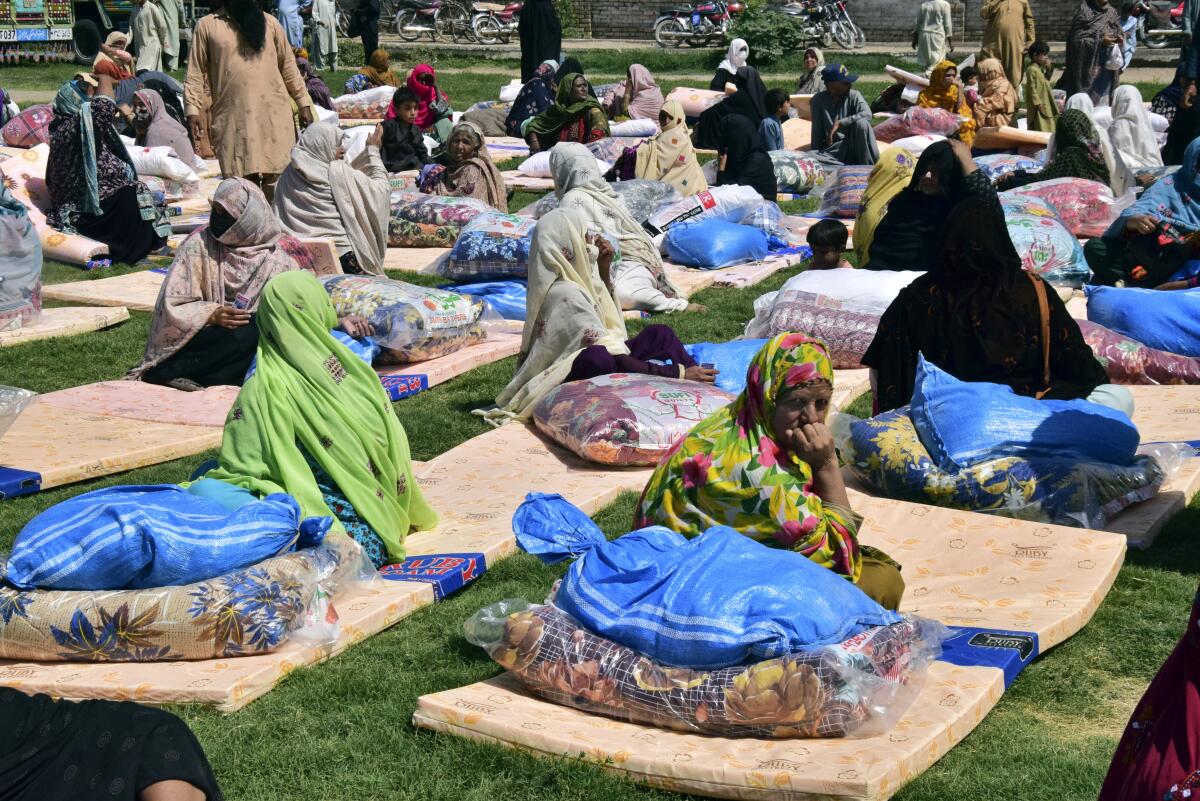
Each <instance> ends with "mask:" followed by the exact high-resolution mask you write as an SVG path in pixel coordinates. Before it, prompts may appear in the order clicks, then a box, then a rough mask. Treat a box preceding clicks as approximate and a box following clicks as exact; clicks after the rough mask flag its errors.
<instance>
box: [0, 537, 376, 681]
mask: <svg viewBox="0 0 1200 801" xmlns="http://www.w3.org/2000/svg"><path fill="white" fill-rule="evenodd" d="M362 559H363V557H362V551H361V549H360V548H359V547H358V544H357V543H355V542H354V541H353V540H351V539H350V538H349V537H347V536H345V535H333V536H331V537H330V538H329V541H328V542H327V543H324V544H322V545H321V546H320V547H317V548H305V549H303V550H300V551H295V552H293V553H288V554H284V555H281V556H275V557H272V558H270V559H266V560H263V561H261V562H259V563H257V564H256V565H254V566H252V567H247V568H244V569H240V570H234V571H230V572H228V573H225V574H222V575H220V576H217V577H215V578H212V579H207V580H204V581H199V582H196V583H193V584H183V585H177V586H170V587H158V588H153V589H141V590H114V591H70V590H19V589H16V588H14V587H11V586H8V585H4V586H0V606H3V608H4V609H6V610H8V614H5V615H0V659H20V660H37V661H43V662H160V661H177V660H187V659H221V658H226V657H242V656H248V655H253V654H265V653H269V652H270V651H273V650H275V649H276V648H278V647H280V646H281V645H283V644H284V643H285V642H287V640H288V638H289V636H291V634H292V633H293V632H294V631H295V630H296V629H298V628H300V627H301V626H302V625H304V623H305V612H306V610H307V609H308V607H309V604H310V603H311V602H312V601H313V599H314V596H315V595H316V593H317V588H318V585H321V586H322V588H323V589H324V590H325V591H326V592H329V593H332V592H335V591H336V590H337V588H338V587H339V586H341V585H343V584H345V583H346V582H348V581H351V580H353V579H354V578H355V577H358V576H360V575H361V574H362Z"/></svg>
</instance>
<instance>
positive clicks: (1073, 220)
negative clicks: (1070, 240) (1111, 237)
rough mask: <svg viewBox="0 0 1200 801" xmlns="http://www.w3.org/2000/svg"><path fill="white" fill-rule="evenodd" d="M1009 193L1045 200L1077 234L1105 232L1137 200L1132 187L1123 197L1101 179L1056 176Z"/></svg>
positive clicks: (1068, 227) (1085, 234)
mask: <svg viewBox="0 0 1200 801" xmlns="http://www.w3.org/2000/svg"><path fill="white" fill-rule="evenodd" d="M1005 194H1006V195H1026V196H1030V197H1036V198H1039V199H1041V200H1044V201H1045V202H1046V204H1047V205H1048V206H1049V207H1050V208H1051V209H1053V210H1054V213H1055V214H1056V215H1058V219H1059V220H1061V221H1062V223H1063V225H1065V226H1066V227H1067V230H1068V231H1070V232H1071V233H1072V234H1073V235H1075V236H1077V237H1083V238H1088V239H1090V238H1094V237H1098V236H1103V235H1104V232H1105V231H1107V230H1108V228H1109V226H1110V225H1112V224H1113V222H1114V221H1115V220H1116V219H1117V218H1118V217H1120V216H1121V214H1122V213H1124V211H1125V210H1126V209H1128V208H1129V207H1130V206H1132V205H1133V204H1134V201H1136V200H1137V193H1135V192H1134V191H1133V190H1132V189H1130V190H1129V191H1128V192H1126V193H1125V194H1124V195H1121V197H1114V196H1113V191H1112V190H1111V189H1109V188H1108V186H1106V185H1105V184H1102V183H1100V182H1099V181H1089V180H1087V179H1084V178H1055V179H1054V180H1051V181H1038V182H1037V183H1032V184H1027V185H1026V186H1023V187H1020V188H1019V189H1013V190H1011V191H1009V192H1006V193H1005Z"/></svg>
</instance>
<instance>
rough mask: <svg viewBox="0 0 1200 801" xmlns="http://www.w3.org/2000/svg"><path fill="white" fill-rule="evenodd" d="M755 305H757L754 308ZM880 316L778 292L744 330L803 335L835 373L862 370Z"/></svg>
mask: <svg viewBox="0 0 1200 801" xmlns="http://www.w3.org/2000/svg"><path fill="white" fill-rule="evenodd" d="M756 305H757V304H756ZM879 317H880V313H878V312H870V311H855V310H854V309H852V308H845V306H844V303H843V301H841V300H838V299H836V298H830V297H827V296H825V295H818V294H815V293H812V292H796V291H793V290H787V291H783V290H781V291H780V292H779V293H778V294H776V295H775V297H774V298H773V299H772V300H771V302H770V303H769V304H766V305H765V306H764V307H763V308H762V309H760V310H756V312H755V315H754V319H753V320H751V321H750V322H749V323H748V324H747V326H746V336H748V337H754V338H767V339H769V338H771V337H773V336H775V335H776V334H782V333H786V332H788V331H803V332H805V333H806V334H808V335H809V336H812V337H816V338H817V339H819V340H821V341H822V342H824V343H825V344H826V346H827V347H828V348H829V358H830V360H831V361H832V363H833V366H834V368H835V369H843V368H849V369H855V368H859V367H861V366H862V357H863V355H864V354H865V353H866V352H867V348H869V347H870V346H871V342H872V341H874V339H875V332H876V331H877V330H878V329H879Z"/></svg>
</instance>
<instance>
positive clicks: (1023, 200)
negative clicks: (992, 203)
mask: <svg viewBox="0 0 1200 801" xmlns="http://www.w3.org/2000/svg"><path fill="white" fill-rule="evenodd" d="M1000 205H1001V206H1002V207H1003V208H1004V222H1005V223H1006V224H1007V225H1008V235H1009V238H1011V239H1012V243H1013V247H1015V248H1016V250H1017V254H1018V255H1019V256H1020V257H1021V267H1022V268H1024V269H1025V270H1027V271H1029V272H1031V273H1034V274H1035V275H1040V276H1041V277H1042V278H1044V279H1046V280H1047V281H1049V282H1050V283H1051V284H1054V285H1056V286H1070V287H1080V286H1083V285H1084V284H1086V283H1087V282H1088V280H1089V279H1090V278H1091V276H1092V271H1091V268H1089V267H1088V264H1087V258H1086V257H1085V256H1084V255H1083V247H1082V246H1081V245H1080V244H1079V240H1078V239H1077V238H1076V237H1075V235H1074V234H1072V233H1071V232H1070V231H1069V230H1068V229H1067V227H1066V225H1064V224H1063V222H1062V220H1060V219H1058V215H1057V214H1055V212H1054V210H1053V209H1052V208H1050V206H1049V205H1048V204H1047V203H1046V202H1045V201H1044V200H1042V199H1041V198H1036V197H1033V196H1031V195H1014V194H1011V193H1008V192H1004V193H1002V194H1001V195H1000Z"/></svg>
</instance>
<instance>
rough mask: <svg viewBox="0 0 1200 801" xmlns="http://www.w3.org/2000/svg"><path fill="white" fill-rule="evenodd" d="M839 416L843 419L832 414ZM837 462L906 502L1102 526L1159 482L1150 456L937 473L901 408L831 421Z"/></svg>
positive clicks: (999, 463)
mask: <svg viewBox="0 0 1200 801" xmlns="http://www.w3.org/2000/svg"><path fill="white" fill-rule="evenodd" d="M839 417H846V415H839ZM831 431H832V432H833V433H834V436H835V439H836V440H837V441H838V450H839V452H840V454H841V457H842V462H843V464H845V465H847V466H848V467H849V468H850V470H851V472H852V473H853V474H854V475H855V476H856V477H857V478H858V479H859V480H860V481H862V482H863V483H865V484H866V485H867V486H868V487H869V488H870V489H871V490H872V491H873V492H874V493H876V494H878V495H880V496H882V497H885V498H894V499H896V500H901V501H910V502H912V503H926V504H930V505H933V506H942V507H946V508H948V509H962V510H964V511H968V512H981V513H985V514H997V515H1001V516H1003V517H1012V518H1016V519H1018V520H1032V521H1037V522H1042V523H1054V524H1058V525H1064V526H1075V527H1080V528H1092V529H1103V528H1104V527H1105V526H1106V525H1107V524H1108V522H1109V521H1110V520H1112V518H1113V517H1115V516H1116V515H1117V514H1119V513H1120V512H1121V511H1122V510H1124V509H1126V508H1127V507H1129V506H1131V505H1133V504H1135V503H1138V502H1140V501H1144V500H1147V499H1149V498H1152V497H1154V496H1155V495H1157V494H1158V490H1159V488H1160V487H1161V486H1162V484H1163V483H1164V482H1165V481H1166V480H1167V473H1166V471H1165V470H1164V468H1163V466H1162V465H1160V463H1159V462H1158V461H1157V460H1156V459H1155V458H1152V457H1151V456H1146V455H1142V456H1138V457H1137V458H1136V459H1135V460H1134V462H1133V464H1131V465H1129V466H1128V467H1118V466H1114V465H1107V464H1099V463H1095V462H1080V461H1076V460H1068V459H1053V458H1029V459H1022V458H1018V457H1007V458H1002V459H992V460H989V461H984V462H979V463H976V464H972V465H970V466H969V467H965V468H962V469H961V470H955V471H946V470H942V469H941V468H939V467H938V466H937V464H935V463H934V461H933V459H932V458H931V457H930V455H929V452H928V451H927V450H926V449H925V446H924V445H923V444H922V443H921V439H920V437H919V436H918V435H917V429H916V427H915V426H914V425H913V422H912V419H911V418H910V417H909V414H908V407H904V408H902V409H896V410H894V411H891V412H886V413H884V414H881V415H879V416H878V417H873V418H871V419H869V420H859V419H856V418H852V417H850V418H848V420H837V421H836V422H835V423H834V424H833V425H832V426H831Z"/></svg>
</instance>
